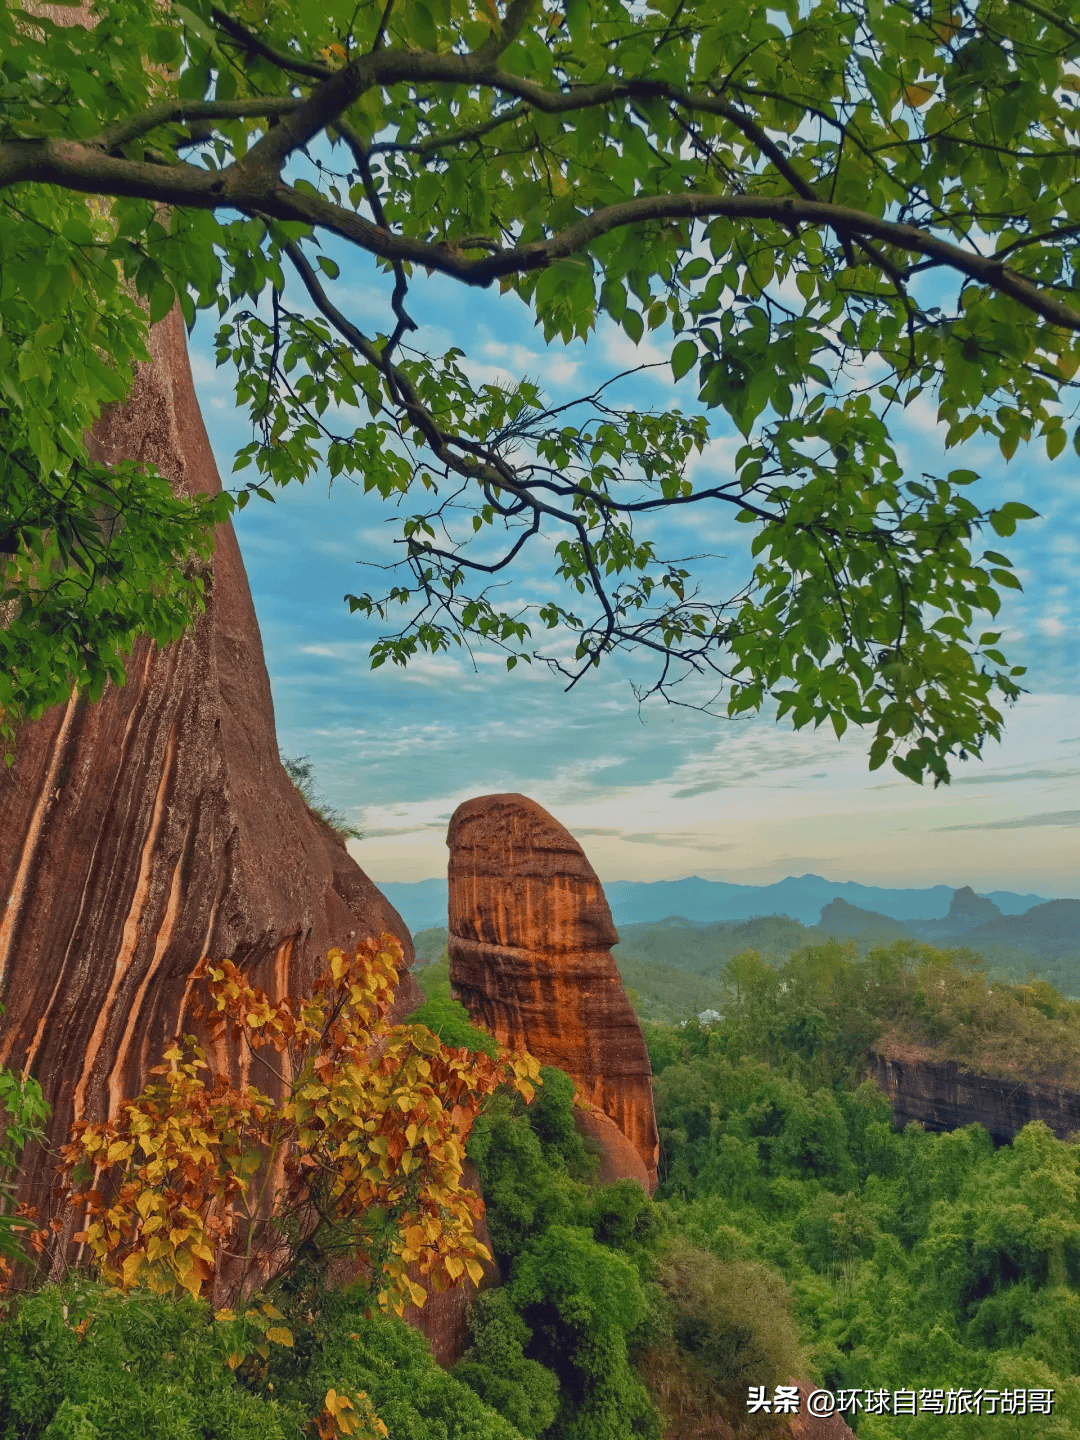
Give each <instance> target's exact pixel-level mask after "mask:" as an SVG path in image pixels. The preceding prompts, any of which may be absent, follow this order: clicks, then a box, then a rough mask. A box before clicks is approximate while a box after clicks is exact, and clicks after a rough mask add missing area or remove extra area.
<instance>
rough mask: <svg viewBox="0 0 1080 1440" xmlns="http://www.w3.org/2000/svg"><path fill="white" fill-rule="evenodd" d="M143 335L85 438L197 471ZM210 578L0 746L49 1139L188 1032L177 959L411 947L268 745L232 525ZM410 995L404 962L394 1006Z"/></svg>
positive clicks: (122, 1093)
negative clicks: (114, 666)
mask: <svg viewBox="0 0 1080 1440" xmlns="http://www.w3.org/2000/svg"><path fill="white" fill-rule="evenodd" d="M150 348H151V352H152V355H153V360H152V363H151V364H149V365H145V366H143V367H141V368H140V370H139V373H138V375H137V378H136V382H135V386H134V388H133V390H132V392H131V395H130V396H129V398H128V399H127V400H126V401H125V402H124V404H122V405H119V406H116V407H113V408H112V409H111V411H110V412H108V413H106V414H105V415H104V416H103V417H102V419H101V421H100V422H99V424H98V425H97V426H96V427H95V431H94V436H93V445H94V448H95V458H99V459H104V460H106V461H119V460H121V459H126V458H129V459H135V460H139V461H144V462H151V461H152V462H154V463H155V464H156V465H157V466H158V468H159V469H160V471H161V473H162V474H164V475H166V476H167V477H168V479H169V480H170V482H171V484H172V486H173V488H174V491H175V493H177V494H180V495H194V494H196V493H199V492H205V493H213V492H215V491H217V490H219V489H220V487H221V482H220V480H219V478H218V473H217V467H216V466H215V464H214V457H213V455H212V453H211V450H210V444H209V440H208V438H207V435H206V430H205V427H204V426H203V422H202V417H201V415H200V413H199V407H198V402H197V400H196V398H195V391H194V387H193V385H192V380H191V370H190V367H189V364H188V358H187V348H186V344H185V336H184V326H183V322H182V320H181V317H180V313H179V311H178V310H173V312H172V313H171V314H170V315H169V316H168V317H167V318H166V319H165V320H163V321H161V323H160V324H158V325H156V326H154V328H153V329H152V331H151V334H150ZM208 592H209V594H208V604H207V609H206V613H205V614H204V615H203V616H202V617H201V619H200V620H199V622H198V624H197V625H196V626H195V627H194V629H193V630H192V631H191V632H190V633H189V634H188V635H187V636H185V637H184V638H183V639H181V640H180V641H178V642H177V643H175V644H173V645H170V646H168V647H167V648H165V649H158V648H157V647H156V646H154V645H153V644H151V643H150V642H149V641H145V640H143V641H140V642H139V643H138V644H137V645H136V646H135V649H134V653H133V654H132V656H131V657H130V661H129V664H128V681H127V684H126V685H124V686H123V687H121V688H112V687H110V688H109V689H107V690H106V693H105V695H104V696H103V698H102V699H101V701H100V702H99V703H97V704H88V703H83V702H77V701H75V700H74V699H72V700H71V701H70V702H69V703H68V704H67V705H66V706H65V707H62V708H57V709H55V710H53V711H51V712H50V713H49V714H47V715H45V716H44V717H43V718H42V719H41V720H38V721H36V722H34V723H32V724H27V725H25V726H23V727H22V729H21V730H20V732H19V734H18V737H17V741H16V758H15V764H14V766H13V767H12V768H11V770H9V771H5V770H4V767H2V766H0V1000H2V1002H3V1004H4V1006H5V1007H6V1013H5V1014H4V1015H3V1016H2V1017H0V1065H3V1066H6V1067H9V1068H16V1069H18V1070H22V1071H24V1072H25V1073H28V1074H32V1075H34V1076H35V1077H36V1078H37V1079H38V1080H39V1081H40V1083H41V1086H42V1089H43V1090H44V1092H45V1097H46V1099H47V1100H48V1101H49V1103H50V1105H51V1106H52V1121H51V1125H50V1134H49V1140H50V1143H51V1146H52V1147H53V1148H54V1149H55V1148H57V1147H59V1146H60V1145H62V1144H63V1143H65V1142H66V1141H67V1139H68V1137H69V1132H70V1128H71V1123H72V1121H73V1120H80V1119H81V1120H88V1121H97V1120H102V1119H104V1118H106V1116H107V1115H109V1114H110V1113H111V1112H113V1111H115V1109H116V1107H117V1105H118V1104H119V1102H120V1101H121V1100H122V1099H123V1098H125V1097H129V1096H133V1095H136V1094H138V1092H139V1091H140V1090H141V1089H142V1087H143V1085H144V1083H145V1080H146V1075H147V1069H148V1067H149V1066H150V1065H153V1064H155V1063H156V1062H157V1060H158V1059H159V1057H160V1055H161V1051H162V1049H163V1047H164V1045H165V1042H166V1040H167V1039H168V1038H169V1037H171V1036H173V1035H175V1034H177V1033H178V1032H187V1031H194V1032H195V1033H197V1034H199V1033H200V1030H199V1027H198V1026H196V1025H195V1024H193V1022H192V1020H191V1018H190V1010H191V1006H192V1003H193V1000H194V998H195V997H194V996H193V994H192V989H193V985H192V980H191V972H192V970H193V969H194V967H195V965H196V964H197V962H198V961H199V960H200V959H201V958H202V957H203V956H204V955H210V956H212V957H213V958H215V959H220V958H224V957H231V958H232V959H233V960H234V961H235V962H236V964H237V965H238V966H239V967H240V968H241V969H242V970H243V971H244V972H245V974H246V975H247V976H248V977H249V978H250V979H251V980H252V982H253V983H256V984H258V985H261V986H262V987H263V989H265V990H266V991H267V993H268V994H269V995H270V996H271V997H272V998H277V997H280V996H281V995H282V994H284V993H286V992H292V993H298V992H305V991H307V990H308V989H309V987H310V985H311V982H312V980H313V979H314V977H315V975H316V974H317V973H318V972H319V970H320V969H322V968H323V963H324V960H325V956H326V951H327V949H328V948H330V947H331V946H334V945H337V946H340V947H342V948H345V947H347V946H348V945H349V944H350V942H351V941H354V940H356V941H358V940H360V939H362V938H363V937H365V936H367V935H370V934H374V935H379V934H381V933H382V932H383V931H389V932H391V933H392V934H394V935H396V936H397V937H398V938H399V939H400V941H401V943H402V945H403V947H404V949H405V952H406V957H407V958H408V959H409V960H410V961H411V958H412V943H411V939H410V936H409V933H408V931H407V929H406V928H405V925H404V923H403V922H402V920H401V918H400V917H399V915H398V914H397V912H396V911H395V910H394V909H393V907H392V906H391V905H390V903H389V902H388V901H387V900H386V899H384V897H383V896H382V895H380V894H379V892H378V891H377V890H376V888H375V886H374V885H373V884H372V882H371V881H370V880H369V879H368V878H367V876H366V875H365V874H364V873H363V871H362V870H361V869H360V867H359V866H358V865H357V864H356V863H355V861H354V860H353V859H352V858H351V856H350V855H349V854H348V853H347V851H346V849H345V847H344V845H343V844H342V842H341V841H340V840H339V839H338V837H337V836H336V834H334V833H333V832H332V831H330V830H328V829H327V828H326V827H325V826H323V825H321V824H320V823H319V822H318V821H317V820H315V819H314V817H313V816H312V815H311V814H310V812H309V811H308V809H307V807H306V806H305V804H304V801H303V800H302V798H301V796H300V794H299V792H298V791H297V790H296V788H295V787H294V786H293V784H292V782H291V781H290V779H289V777H288V776H287V775H286V773H285V771H284V769H283V768H282V766H281V763H280V760H279V758H278V749H277V740H276V736H275V731H274V708H273V703H272V701H271V696H270V682H269V677H268V676H267V672H266V665H265V662H264V660H263V650H262V640H261V638H260V635H259V627H258V624H257V622H256V619H255V611H254V607H253V605H252V600H251V593H250V590H249V588H248V582H247V577H246V575H245V573H244V566H243V562H242V560H241V558H240V551H239V548H238V546H237V543H236V537H235V535H234V533H233V530H232V527H231V526H230V525H224V526H222V527H221V529H220V530H219V532H218V536H217V545H216V549H215V552H214V557H213V566H212V578H211V583H210V584H209V586H208ZM421 1000H422V996H420V993H419V990H418V987H417V986H416V983H415V981H414V980H413V979H412V977H411V976H410V975H405V976H404V977H403V981H402V984H401V987H400V989H399V999H398V1005H397V1006H396V1013H397V1015H398V1016H400V1015H403V1014H405V1013H407V1011H408V1010H410V1009H412V1008H413V1007H414V1006H415V1005H417V1004H419V1003H421ZM210 1059H211V1060H212V1062H213V1066H214V1068H215V1069H216V1070H217V1071H219V1072H223V1073H224V1072H227V1073H229V1074H230V1076H231V1078H232V1081H233V1083H234V1084H244V1083H247V1082H248V1080H249V1079H250V1082H251V1083H253V1084H257V1085H258V1086H259V1088H260V1089H262V1090H264V1091H266V1092H267V1093H269V1094H270V1095H274V1094H275V1087H276V1085H277V1082H276V1081H275V1078H274V1076H273V1075H272V1074H271V1073H270V1072H269V1070H268V1068H267V1067H266V1066H265V1065H263V1064H262V1063H260V1060H259V1057H258V1056H257V1055H256V1057H255V1059H254V1061H253V1060H252V1058H251V1056H250V1055H248V1056H244V1055H241V1054H238V1053H235V1052H234V1053H232V1054H229V1053H226V1051H225V1048H224V1045H223V1044H219V1045H218V1046H217V1047H216V1048H212V1050H211V1054H210ZM249 1070H250V1076H249V1073H248V1072H249ZM25 1162H26V1163H25V1167H24V1170H23V1173H22V1175H21V1177H20V1185H19V1198H20V1199H22V1200H26V1201H29V1202H30V1203H32V1204H36V1205H37V1206H38V1207H39V1215H44V1213H46V1212H47V1209H48V1202H49V1196H50V1190H51V1186H52V1184H53V1180H54V1175H53V1165H54V1163H55V1159H54V1157H50V1156H49V1155H48V1154H47V1153H46V1152H45V1150H44V1149H42V1148H41V1147H38V1146H34V1147H30V1149H29V1150H28V1153H27V1155H26V1156H25ZM74 1221H75V1217H69V1224H68V1232H70V1231H71V1229H72V1228H74ZM65 1238H66V1236H64V1237H61V1240H60V1242H58V1243H60V1244H63V1241H64V1239H65Z"/></svg>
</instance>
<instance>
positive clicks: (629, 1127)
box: [447, 795, 660, 1190]
mask: <svg viewBox="0 0 1080 1440" xmlns="http://www.w3.org/2000/svg"><path fill="white" fill-rule="evenodd" d="M447 844H448V845H449V847H450V916H449V921H450V945H449V948H450V981H451V984H452V986H453V987H454V991H455V992H456V993H457V994H458V995H459V997H460V998H461V1000H462V1001H463V1002H464V1004H465V1005H466V1006H467V1007H468V1009H469V1011H470V1013H471V1014H472V1016H473V1018H474V1020H476V1021H477V1022H478V1023H479V1024H481V1025H483V1026H484V1027H485V1028H486V1029H488V1030H490V1031H491V1033H492V1034H493V1035H494V1036H495V1037H496V1038H497V1039H499V1040H501V1041H502V1042H503V1043H504V1044H507V1045H510V1046H514V1047H517V1046H524V1047H525V1048H526V1049H528V1050H530V1051H531V1052H532V1054H534V1055H535V1056H536V1058H537V1059H538V1060H539V1061H540V1063H541V1064H542V1065H555V1066H558V1067H559V1069H561V1070H565V1071H567V1072H568V1074H570V1075H572V1076H573V1077H574V1079H575V1080H576V1081H577V1082H578V1086H579V1088H580V1089H581V1091H582V1093H583V1094H584V1096H585V1097H586V1099H588V1100H591V1101H592V1102H593V1103H594V1104H595V1105H596V1106H597V1107H598V1108H599V1109H600V1110H601V1111H602V1112H603V1114H604V1115H606V1116H607V1117H609V1119H610V1120H611V1121H613V1122H614V1124H615V1126H617V1127H618V1130H619V1131H621V1132H622V1135H623V1136H625V1137H626V1139H627V1140H629V1141H630V1142H631V1145H632V1146H633V1149H634V1151H636V1154H637V1157H638V1159H639V1160H640V1163H641V1165H642V1166H643V1167H644V1176H643V1177H642V1174H641V1172H640V1171H639V1170H638V1168H637V1166H636V1165H635V1164H634V1162H633V1160H630V1161H629V1163H628V1164H626V1165H624V1166H623V1168H622V1169H621V1170H620V1173H622V1174H628V1173H633V1174H634V1175H635V1177H636V1178H643V1179H644V1182H645V1184H646V1188H648V1189H649V1190H653V1189H655V1188H656V1177H657V1161H658V1158H659V1152H660V1147H659V1138H658V1135H657V1130H656V1115H655V1112H654V1110H653V1096H652V1071H651V1068H650V1066H649V1056H648V1052H647V1051H646V1049H645V1042H644V1040H643V1038H642V1035H641V1027H640V1025H639V1024H638V1020H637V1016H636V1015H635V1014H634V1012H633V1010H632V1009H631V1006H630V1002H629V1001H628V1000H627V998H626V991H625V990H624V989H623V984H622V980H621V979H620V977H619V972H618V969H617V968H616V965H615V961H614V960H613V959H612V957H611V946H612V945H615V944H617V943H618V939H619V937H618V935H617V934H616V932H615V927H614V925H613V924H612V922H611V911H610V910H609V909H608V905H607V901H606V899H605V898H604V892H603V889H602V888H601V886H600V881H599V880H598V879H597V877H596V873H595V871H594V870H593V868H592V866H591V865H590V864H589V862H588V860H587V859H586V858H585V855H584V853H583V851H582V849H581V847H580V845H578V843H577V841H576V840H575V839H574V837H573V836H572V835H571V834H570V832H569V831H568V830H566V829H564V828H563V826H562V825H560V824H559V823H558V821H557V820H555V819H554V818H553V817H552V816H551V815H549V814H548V813H547V811H546V810H543V809H541V807H540V806H539V805H537V804H536V803H535V801H533V800H530V799H528V798H527V797H526V796H524V795H484V796H481V797H480V798H478V799H476V800H468V801H466V802H465V804H464V805H459V806H458V808H457V810H455V811H454V814H453V816H452V818H451V820H450V829H449V833H448V835H447ZM602 1118H603V1117H599V1120H600V1121H601V1122H602ZM594 1128H595V1129H596V1130H597V1138H599V1139H600V1140H601V1143H602V1144H603V1143H604V1135H605V1134H609V1133H610V1132H609V1131H608V1129H607V1127H606V1126H604V1125H603V1124H602V1123H598V1124H597V1125H596V1126H595V1127H594ZM601 1132H602V1133H601ZM612 1138H614V1139H617V1138H618V1137H612ZM608 1149H609V1147H607V1146H605V1154H607V1158H608V1162H609V1164H608V1169H610V1168H611V1165H612V1164H614V1163H616V1162H615V1160H614V1159H613V1156H612V1155H610V1154H608ZM607 1178H612V1177H611V1176H607Z"/></svg>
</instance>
